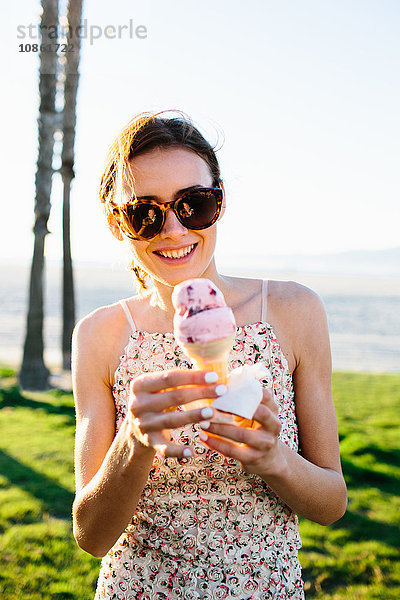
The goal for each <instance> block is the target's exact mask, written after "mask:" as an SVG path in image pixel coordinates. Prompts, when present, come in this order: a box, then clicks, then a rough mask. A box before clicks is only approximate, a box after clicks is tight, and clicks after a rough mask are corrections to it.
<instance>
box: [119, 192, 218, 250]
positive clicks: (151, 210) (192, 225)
mask: <svg viewBox="0 0 400 600" xmlns="http://www.w3.org/2000/svg"><path fill="white" fill-rule="evenodd" d="M223 197H224V193H223V190H222V189H221V188H195V189H193V190H189V191H187V192H185V193H183V194H182V196H180V197H179V198H177V199H176V200H174V201H173V202H168V203H163V202H155V201H153V200H137V199H136V198H133V199H132V200H129V201H128V202H127V203H126V204H123V205H122V206H117V205H112V212H113V215H114V216H115V218H116V219H117V221H118V223H119V225H120V227H121V229H122V230H123V232H124V234H125V235H126V236H127V237H129V238H131V239H133V240H138V239H139V240H140V239H144V240H151V239H152V238H154V237H155V236H156V235H157V234H159V233H160V231H161V230H162V228H163V227H164V223H165V214H166V212H167V210H173V211H174V213H175V216H176V218H177V219H178V221H179V222H180V223H182V225H183V226H184V227H186V228H187V229H207V227H211V225H213V224H214V223H215V221H216V220H217V219H218V217H219V215H220V213H221V208H222V200H223Z"/></svg>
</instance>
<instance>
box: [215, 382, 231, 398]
mask: <svg viewBox="0 0 400 600" xmlns="http://www.w3.org/2000/svg"><path fill="white" fill-rule="evenodd" d="M227 389H228V388H227V387H226V385H224V384H223V383H220V384H219V385H217V387H216V388H215V393H216V394H217V396H222V395H223V394H225V393H226V391H227Z"/></svg>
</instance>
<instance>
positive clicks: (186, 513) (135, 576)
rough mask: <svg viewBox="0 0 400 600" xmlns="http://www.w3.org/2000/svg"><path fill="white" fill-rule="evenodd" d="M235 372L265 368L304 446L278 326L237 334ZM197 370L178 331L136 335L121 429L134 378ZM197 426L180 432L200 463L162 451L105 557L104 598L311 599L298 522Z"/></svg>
mask: <svg viewBox="0 0 400 600" xmlns="http://www.w3.org/2000/svg"><path fill="white" fill-rule="evenodd" d="M236 333H237V335H236V341H235V344H234V347H233V349H232V352H231V355H230V361H229V362H230V368H231V369H233V368H235V367H239V366H241V365H243V364H254V363H256V362H262V363H263V364H265V365H266V367H267V368H268V376H267V377H266V379H264V380H263V381H262V383H263V384H264V385H266V386H267V387H270V388H272V389H273V393H274V397H275V399H276V401H277V402H278V404H279V418H280V420H281V423H282V429H281V432H280V438H281V440H282V441H283V442H284V443H285V444H287V445H288V446H289V447H290V448H292V449H293V450H297V449H298V436H297V423H296V416H295V406H294V391H293V383H292V376H291V374H290V372H289V368H288V365H287V361H286V358H285V356H284V354H283V352H282V350H281V348H280V346H279V343H278V341H277V339H276V337H275V335H274V332H273V330H272V328H271V327H270V325H268V324H267V323H265V322H259V323H255V324H252V325H246V326H243V327H238V328H237V332H236ZM176 367H178V368H182V369H188V368H191V365H190V362H189V361H188V359H187V358H186V357H185V355H184V354H183V352H182V350H181V349H180V347H179V346H178V345H177V343H176V342H175V339H174V336H173V334H172V333H167V334H160V333H146V332H138V331H135V332H133V333H132V335H131V337H130V340H129V343H128V345H127V347H126V349H125V354H124V355H123V356H122V357H121V362H120V364H119V366H118V368H117V370H116V373H115V385H114V388H113V395H114V399H115V407H116V431H118V429H119V427H120V425H121V423H122V421H123V419H124V418H125V415H126V410H127V402H128V389H129V385H128V384H129V381H130V380H132V379H133V378H135V377H137V376H138V375H140V374H142V373H146V372H152V371H161V370H165V369H173V368H176ZM198 434H199V428H198V425H197V424H190V425H187V426H185V427H184V428H182V429H180V430H174V431H172V433H171V436H172V438H173V440H174V441H175V443H177V444H187V443H190V444H192V445H193V446H194V448H195V456H194V457H191V458H183V459H176V458H164V457H163V456H162V455H160V454H156V456H155V459H154V463H153V465H152V469H151V471H150V474H149V477H148V481H147V484H146V486H145V488H144V490H143V493H142V495H141V498H140V500H139V503H138V506H137V510H136V513H135V515H134V516H133V517H132V521H131V523H130V524H129V525H128V527H127V528H126V530H125V532H124V533H123V534H122V535H121V537H120V538H119V540H118V541H117V542H116V544H115V545H114V546H113V548H111V550H110V551H109V552H108V554H107V555H106V556H105V557H104V558H103V560H102V567H101V571H100V576H99V581H98V586H97V592H96V597H95V600H106V599H107V600H111V599H113V600H114V599H115V600H134V599H135V600H136V599H140V600H200V599H202V600H219V599H225V598H226V599H237V600H256V599H257V600H267V599H268V600H287V599H292V600H302V599H303V598H304V593H303V582H302V579H301V568H300V564H299V561H298V549H299V548H300V546H301V540H300V536H299V533H298V521H297V517H296V515H295V514H294V513H293V512H292V511H291V510H290V509H289V508H288V506H287V505H286V504H284V503H283V502H282V501H281V500H280V499H279V498H278V497H277V496H276V494H275V493H274V492H273V491H272V490H271V489H270V488H269V487H268V486H267V484H266V483H265V482H264V481H263V480H262V479H261V478H260V477H258V476H257V475H253V474H249V473H246V472H245V471H243V469H242V468H241V465H240V463H238V462H237V461H235V460H233V459H229V458H225V457H224V456H222V455H221V454H219V453H217V452H214V451H212V450H210V449H208V448H207V447H206V446H205V445H204V444H202V443H201V441H200V440H199V437H198Z"/></svg>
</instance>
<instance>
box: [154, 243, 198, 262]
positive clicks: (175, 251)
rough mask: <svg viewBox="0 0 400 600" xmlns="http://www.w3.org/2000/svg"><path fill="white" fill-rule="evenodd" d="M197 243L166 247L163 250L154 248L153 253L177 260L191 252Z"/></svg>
mask: <svg viewBox="0 0 400 600" xmlns="http://www.w3.org/2000/svg"><path fill="white" fill-rule="evenodd" d="M195 246H197V244H190V245H188V246H183V247H181V248H166V249H165V250H164V249H163V250H154V253H155V254H157V255H158V256H161V257H162V258H168V259H172V260H179V259H182V258H185V256H188V255H189V254H191V253H192V252H193V250H194V248H195Z"/></svg>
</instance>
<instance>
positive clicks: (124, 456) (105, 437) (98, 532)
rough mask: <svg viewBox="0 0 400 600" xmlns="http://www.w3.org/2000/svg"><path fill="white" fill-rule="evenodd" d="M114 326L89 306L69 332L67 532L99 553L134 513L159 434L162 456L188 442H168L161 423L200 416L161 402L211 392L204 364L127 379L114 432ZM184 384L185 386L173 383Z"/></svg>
mask: <svg viewBox="0 0 400 600" xmlns="http://www.w3.org/2000/svg"><path fill="white" fill-rule="evenodd" d="M115 330H116V327H115V326H113V327H112V328H110V327H109V326H108V325H107V323H104V322H103V320H102V317H101V315H100V316H99V315H96V313H94V315H91V316H90V317H88V318H87V319H86V320H84V321H82V322H81V323H80V324H79V325H78V326H77V328H76V330H75V332H74V339H73V385H74V395H75V402H76V417H77V428H76V450H75V462H76V497H75V501H74V505H73V524H74V535H75V538H76V540H77V542H78V544H79V546H80V547H81V548H83V549H84V550H86V551H87V552H89V553H90V554H93V555H94V556H98V557H101V556H104V555H105V554H106V553H107V552H108V550H109V549H110V548H111V547H112V546H113V544H114V543H115V542H116V541H117V539H118V538H119V536H120V535H121V534H122V532H123V531H124V529H125V528H126V526H127V524H128V523H129V522H130V520H131V518H132V515H133V514H134V513H135V510H136V506H137V503H138V500H139V498H140V496H141V493H142V491H143V488H144V486H145V485H146V481H147V477H148V474H149V471H150V469H151V467H152V463H153V459H154V453H155V447H156V446H157V445H158V446H159V445H160V440H162V441H164V442H165V444H164V447H163V448H162V450H163V451H164V453H165V454H166V455H168V456H183V455H184V452H185V450H186V451H188V450H189V449H188V448H185V447H182V446H179V447H178V446H175V445H174V444H171V443H170V441H169V436H168V435H167V433H168V429H172V428H176V427H181V426H182V425H185V424H187V423H191V422H197V421H200V420H201V419H202V418H204V415H203V416H202V414H201V410H200V409H199V410H192V411H187V412H186V411H181V412H175V411H174V412H164V410H166V409H168V408H170V407H173V406H176V405H177V404H185V403H187V402H191V401H193V400H196V399H199V398H205V397H215V396H216V394H215V384H213V385H210V384H208V385H205V384H204V376H205V374H204V372H195V371H183V370H181V371H168V372H159V373H154V374H147V375H144V376H141V377H138V378H137V379H135V380H134V382H133V384H132V392H131V397H130V403H129V406H128V410H127V416H126V418H125V419H124V421H123V423H122V425H121V427H120V429H119V431H118V433H117V435H115V437H114V427H115V409H114V402H113V398H112V394H111V387H112V380H111V373H112V372H113V369H110V367H109V365H110V361H109V357H110V355H112V354H114V353H115V352H116V349H115V345H114V344H113V341H112V340H113V332H115ZM99 339H101V340H103V343H102V344H99V343H98V340H99ZM119 355H120V352H116V356H119ZM184 385H191V386H192V387H191V388H181V387H179V386H184ZM167 389H169V390H170V391H165V390H167ZM165 432H167V433H165ZM189 451H190V450H189Z"/></svg>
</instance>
